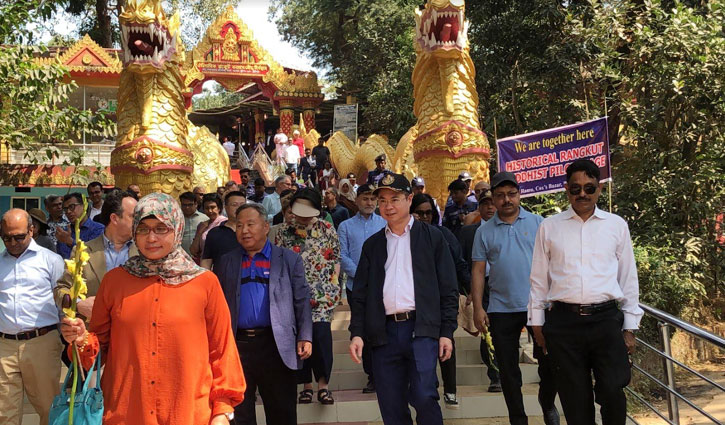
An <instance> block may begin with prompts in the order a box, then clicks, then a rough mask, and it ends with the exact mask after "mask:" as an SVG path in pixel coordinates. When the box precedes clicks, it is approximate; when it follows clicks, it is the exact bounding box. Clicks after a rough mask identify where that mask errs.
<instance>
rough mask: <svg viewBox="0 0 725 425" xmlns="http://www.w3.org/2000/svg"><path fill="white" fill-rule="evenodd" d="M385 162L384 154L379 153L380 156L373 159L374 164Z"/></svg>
mask: <svg viewBox="0 0 725 425" xmlns="http://www.w3.org/2000/svg"><path fill="white" fill-rule="evenodd" d="M380 161H385V154H384V153H381V154H380V155H378V156H376V157H375V162H380Z"/></svg>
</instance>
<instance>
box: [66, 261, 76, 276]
mask: <svg viewBox="0 0 725 425" xmlns="http://www.w3.org/2000/svg"><path fill="white" fill-rule="evenodd" d="M65 269H66V270H68V273H70V274H72V275H73V274H75V273H76V262H75V261H74V260H65Z"/></svg>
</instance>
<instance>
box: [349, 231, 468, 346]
mask: <svg viewBox="0 0 725 425" xmlns="http://www.w3.org/2000/svg"><path fill="white" fill-rule="evenodd" d="M410 246H411V250H412V252H411V258H412V260H413V285H414V290H415V313H416V317H415V335H416V336H424V337H430V338H435V339H438V338H440V337H447V338H451V339H452V338H453V332H454V331H455V330H456V327H457V326H458V322H457V316H458V290H457V288H458V284H457V282H456V280H457V279H456V269H455V266H454V264H453V259H452V258H451V253H450V251H449V249H448V244H447V243H446V240H445V239H444V237H443V234H442V233H441V232H440V230H438V229H436V228H435V227H433V226H430V225H428V224H425V223H422V222H420V221H418V220H415V221H414V222H413V226H412V228H411V229H410ZM387 258H388V248H387V238H386V236H385V229H384V228H383V229H382V230H380V231H379V232H377V233H375V234H374V235H372V236H370V237H369V238H368V240H366V241H365V243H364V244H363V247H362V253H361V254H360V262H359V263H358V266H357V271H356V272H355V281H354V284H353V291H352V300H351V302H350V309H351V310H352V316H351V319H350V327H349V330H350V334H351V337H356V336H359V337H362V338H363V339H365V340H366V341H367V343H368V344H370V345H371V346H378V345H384V344H386V343H387V335H386V332H385V321H386V318H385V306H384V305H383V284H384V283H385V261H386V260H387Z"/></svg>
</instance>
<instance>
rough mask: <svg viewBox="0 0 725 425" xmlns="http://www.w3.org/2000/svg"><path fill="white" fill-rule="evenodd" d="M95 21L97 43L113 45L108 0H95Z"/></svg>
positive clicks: (109, 46) (107, 46)
mask: <svg viewBox="0 0 725 425" xmlns="http://www.w3.org/2000/svg"><path fill="white" fill-rule="evenodd" d="M96 22H97V23H98V40H97V41H98V44H100V45H101V47H105V48H111V47H113V33H112V27H111V17H110V16H109V15H108V0H96Z"/></svg>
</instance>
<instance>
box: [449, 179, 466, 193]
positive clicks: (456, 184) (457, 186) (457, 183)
mask: <svg viewBox="0 0 725 425" xmlns="http://www.w3.org/2000/svg"><path fill="white" fill-rule="evenodd" d="M448 190H450V191H454V190H468V185H467V184H466V182H465V181H463V180H458V179H456V180H453V181H452V182H451V183H450V184H449V185H448Z"/></svg>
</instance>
